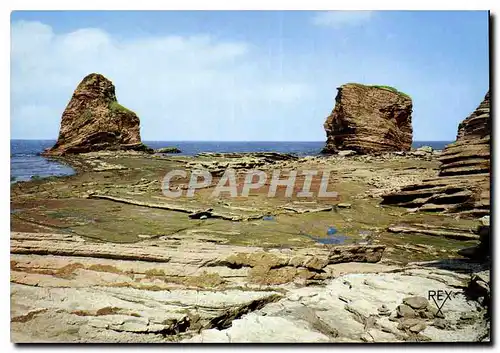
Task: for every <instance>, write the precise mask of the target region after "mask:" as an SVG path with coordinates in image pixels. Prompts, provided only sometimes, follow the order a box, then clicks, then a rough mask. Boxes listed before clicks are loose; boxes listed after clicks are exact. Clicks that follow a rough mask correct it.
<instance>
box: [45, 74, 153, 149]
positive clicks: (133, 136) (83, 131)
mask: <svg viewBox="0 0 500 353" xmlns="http://www.w3.org/2000/svg"><path fill="white" fill-rule="evenodd" d="M139 125H140V122H139V117H138V116H137V115H136V114H135V113H134V112H133V111H131V110H129V109H127V108H125V107H123V106H122V105H120V104H119V103H118V101H117V99H116V94H115V86H114V85H113V83H112V82H111V81H110V80H108V79H107V78H106V77H104V76H103V75H101V74H96V73H92V74H90V75H87V76H86V77H85V78H84V79H83V80H82V82H80V84H79V85H78V87H77V88H76V90H75V92H74V93H73V96H72V97H71V100H70V101H69V103H68V105H67V106H66V109H65V110H64V112H63V115H62V119H61V127H60V130H59V137H58V139H57V142H56V144H55V145H54V146H53V147H52V148H50V149H47V150H46V151H45V152H44V153H43V154H44V155H64V154H73V153H86V152H93V151H102V150H135V151H145V152H152V150H151V149H149V148H148V147H146V146H145V145H144V144H143V143H142V142H141V136H140V126H139Z"/></svg>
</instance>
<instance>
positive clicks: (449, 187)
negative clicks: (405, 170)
mask: <svg viewBox="0 0 500 353" xmlns="http://www.w3.org/2000/svg"><path fill="white" fill-rule="evenodd" d="M490 133H491V120H490V95H489V92H488V93H487V94H486V96H485V98H484V100H483V101H482V102H481V104H480V105H479V106H478V107H477V109H476V110H475V111H474V112H473V113H472V114H471V115H470V116H469V117H467V119H465V120H464V121H462V123H460V125H459V127H458V134H457V140H456V142H454V143H452V144H450V145H448V146H446V148H445V149H444V150H443V152H442V154H441V155H440V156H439V161H440V162H441V163H442V164H441V166H440V168H439V174H438V176H437V177H435V178H431V179H427V180H424V181H423V182H422V183H419V184H414V185H409V186H406V187H404V188H403V189H402V190H401V191H397V192H393V193H389V194H386V195H384V196H383V198H384V201H383V202H384V203H385V204H393V205H398V206H402V207H409V208H418V209H419V210H422V211H435V212H449V213H461V214H464V215H471V216H479V217H480V216H484V215H488V214H489V213H490Z"/></svg>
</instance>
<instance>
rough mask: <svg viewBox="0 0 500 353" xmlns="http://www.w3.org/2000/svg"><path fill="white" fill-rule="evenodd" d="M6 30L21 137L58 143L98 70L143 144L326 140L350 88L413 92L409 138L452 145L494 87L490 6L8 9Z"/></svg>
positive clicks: (14, 123)
mask: <svg viewBox="0 0 500 353" xmlns="http://www.w3.org/2000/svg"><path fill="white" fill-rule="evenodd" d="M11 27H12V30H11V38H12V47H11V49H12V50H11V137H12V138H29V139H55V138H56V137H57V134H58V130H59V124H60V117H61V114H62V112H63V110H64V108H65V106H66V104H67V103H68V101H69V99H70V98H71V94H72V93H73V90H74V89H75V88H76V86H77V84H78V83H79V82H80V80H81V79H82V78H83V77H84V76H85V75H86V74H88V73H91V72H99V73H102V74H104V75H105V76H107V77H108V78H109V79H111V80H112V81H113V82H114V83H115V85H116V93H117V97H118V101H119V102H120V103H121V104H123V105H124V106H126V107H128V108H130V109H132V110H134V111H135V112H136V113H137V114H138V116H139V117H140V119H141V135H142V139H143V140H146V141H147V140H227V141H244V140H248V141H249V140H256V141H322V140H325V133H324V130H323V123H324V121H325V119H326V117H327V116H328V115H329V113H330V112H331V110H332V109H333V107H334V98H335V95H336V88H337V87H338V86H340V85H342V84H344V83H347V82H360V83H366V84H381V85H390V86H394V87H396V88H398V89H399V90H401V91H403V92H406V93H408V94H409V95H410V96H411V97H412V99H413V104H414V113H413V131H414V133H413V138H414V140H454V139H455V136H456V132H457V126H458V123H459V122H460V121H461V120H463V119H464V118H465V117H466V116H467V115H468V114H470V113H471V112H472V111H473V110H474V109H475V108H476V106H477V105H478V104H479V103H480V102H481V100H482V98H483V97H484V95H485V93H486V91H487V90H488V86H489V67H488V65H489V59H488V56H489V51H488V13H487V12H485V11H475V12H472V11H463V12H457V11H428V12H423V11H375V12H369V11H364V12H350V11H333V12H326V11H323V12H316V11H248V12H247V11H227V12H224V11H193V12H189V11H181V12H175V11H172V12H169V11H162V12H160V11H158V12H148V11H134V12H124V11H113V12H106V11H100V12H95V11H81V12H77V11H61V12H13V13H12V15H11Z"/></svg>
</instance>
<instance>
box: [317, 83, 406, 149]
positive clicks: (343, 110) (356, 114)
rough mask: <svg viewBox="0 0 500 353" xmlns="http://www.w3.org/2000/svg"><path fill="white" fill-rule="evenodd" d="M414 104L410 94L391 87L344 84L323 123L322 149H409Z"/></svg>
mask: <svg viewBox="0 0 500 353" xmlns="http://www.w3.org/2000/svg"><path fill="white" fill-rule="evenodd" d="M412 107H413V105H412V100H411V98H410V97H409V96H407V95H406V94H404V93H401V92H398V91H397V90H396V89H394V88H392V87H386V86H366V85H361V84H356V83H349V84H345V85H342V86H341V87H339V88H338V93H337V97H336V98H335V108H334V109H333V111H332V113H331V114H330V116H329V117H328V118H327V120H326V122H325V124H324V127H325V131H326V136H327V141H326V146H325V148H324V149H323V153H337V152H338V151H340V150H353V151H356V152H358V153H361V154H365V153H378V152H389V151H409V150H410V148H411V143H412V133H413V129H412V125H411V113H412Z"/></svg>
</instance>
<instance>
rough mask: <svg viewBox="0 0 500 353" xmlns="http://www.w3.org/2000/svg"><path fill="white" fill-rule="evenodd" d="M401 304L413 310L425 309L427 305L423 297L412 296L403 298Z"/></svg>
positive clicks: (427, 302)
mask: <svg viewBox="0 0 500 353" xmlns="http://www.w3.org/2000/svg"><path fill="white" fill-rule="evenodd" d="M403 304H406V305H408V306H409V307H411V308H413V309H425V308H426V307H427V306H428V305H429V301H428V300H427V299H425V298H424V297H419V296H414V297H407V298H404V299H403Z"/></svg>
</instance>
